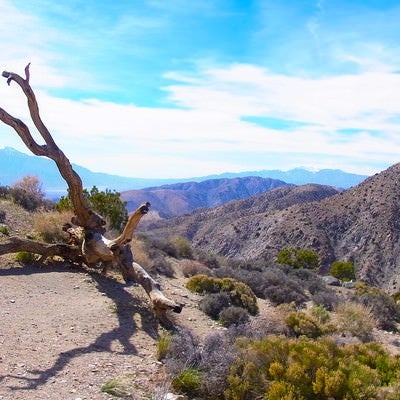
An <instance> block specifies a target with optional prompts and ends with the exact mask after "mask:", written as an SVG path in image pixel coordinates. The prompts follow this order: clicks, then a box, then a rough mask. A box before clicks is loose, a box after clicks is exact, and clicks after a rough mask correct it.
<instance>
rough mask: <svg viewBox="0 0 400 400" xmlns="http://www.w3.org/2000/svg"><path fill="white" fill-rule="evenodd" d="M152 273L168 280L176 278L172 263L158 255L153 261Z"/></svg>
mask: <svg viewBox="0 0 400 400" xmlns="http://www.w3.org/2000/svg"><path fill="white" fill-rule="evenodd" d="M151 271H152V272H156V273H158V274H161V275H164V276H166V277H168V278H172V277H173V276H174V269H173V268H172V266H171V263H170V262H169V261H168V260H167V259H166V258H165V257H164V256H163V255H157V256H156V257H154V258H153V259H152V266H151Z"/></svg>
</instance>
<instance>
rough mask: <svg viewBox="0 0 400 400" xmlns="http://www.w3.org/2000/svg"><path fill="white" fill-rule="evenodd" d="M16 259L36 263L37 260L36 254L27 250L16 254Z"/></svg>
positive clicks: (22, 262)
mask: <svg viewBox="0 0 400 400" xmlns="http://www.w3.org/2000/svg"><path fill="white" fill-rule="evenodd" d="M15 261H17V262H19V263H21V264H34V263H35V262H36V256H35V254H33V253H29V252H27V251H20V252H18V253H16V254H15Z"/></svg>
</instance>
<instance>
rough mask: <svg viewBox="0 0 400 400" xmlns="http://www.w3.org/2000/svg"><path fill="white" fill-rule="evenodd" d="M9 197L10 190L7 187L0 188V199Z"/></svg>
mask: <svg viewBox="0 0 400 400" xmlns="http://www.w3.org/2000/svg"><path fill="white" fill-rule="evenodd" d="M9 197H10V188H9V187H8V186H0V199H7V198H9Z"/></svg>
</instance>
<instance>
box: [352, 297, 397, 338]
mask: <svg viewBox="0 0 400 400" xmlns="http://www.w3.org/2000/svg"><path fill="white" fill-rule="evenodd" d="M358 301H359V302H360V303H361V304H363V305H365V306H366V307H368V308H369V309H370V310H371V312H372V314H373V316H374V318H375V320H376V323H377V325H378V327H379V328H381V329H385V330H389V331H393V330H396V325H397V323H398V322H399V321H400V305H399V304H397V303H396V302H395V301H394V299H393V298H392V297H391V296H389V295H388V294H387V293H384V292H383V291H381V290H380V291H373V292H371V293H365V294H363V295H361V296H359V297H358Z"/></svg>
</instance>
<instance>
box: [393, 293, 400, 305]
mask: <svg viewBox="0 0 400 400" xmlns="http://www.w3.org/2000/svg"><path fill="white" fill-rule="evenodd" d="M392 297H393V300H394V301H395V302H396V303H398V302H400V292H396V293H393V294H392Z"/></svg>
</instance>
